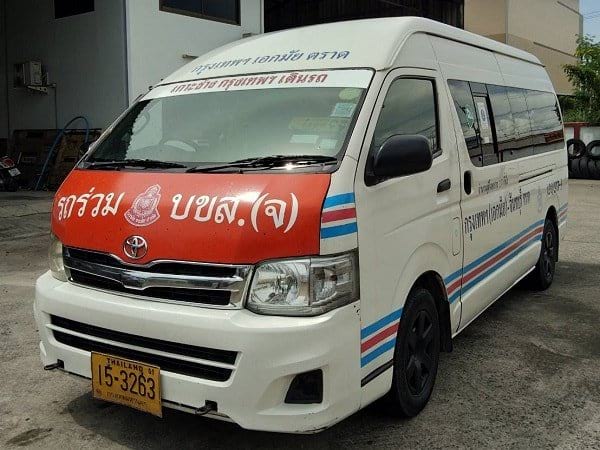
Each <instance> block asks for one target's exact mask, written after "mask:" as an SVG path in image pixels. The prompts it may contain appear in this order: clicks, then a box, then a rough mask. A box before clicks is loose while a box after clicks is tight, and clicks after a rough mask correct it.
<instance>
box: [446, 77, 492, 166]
mask: <svg viewBox="0 0 600 450" xmlns="http://www.w3.org/2000/svg"><path fill="white" fill-rule="evenodd" d="M448 85H449V86H450V92H451V94H452V99H453V101H454V106H455V108H456V113H457V114H458V120H459V121H460V126H461V128H462V131H463V135H464V138H465V144H466V145H467V150H468V151H469V156H470V157H471V161H472V162H473V164H474V165H475V166H481V165H483V162H482V161H483V158H482V154H481V145H480V143H479V124H478V122H477V112H476V111H475V102H474V101H473V94H472V93H471V87H470V86H469V83H468V82H466V81H457V80H449V81H448Z"/></svg>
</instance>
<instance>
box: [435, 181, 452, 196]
mask: <svg viewBox="0 0 600 450" xmlns="http://www.w3.org/2000/svg"><path fill="white" fill-rule="evenodd" d="M451 187H452V182H451V181H450V179H449V178H446V179H445V180H443V181H440V182H439V183H438V185H437V193H438V194H439V193H440V192H444V191H449V190H450V188H451Z"/></svg>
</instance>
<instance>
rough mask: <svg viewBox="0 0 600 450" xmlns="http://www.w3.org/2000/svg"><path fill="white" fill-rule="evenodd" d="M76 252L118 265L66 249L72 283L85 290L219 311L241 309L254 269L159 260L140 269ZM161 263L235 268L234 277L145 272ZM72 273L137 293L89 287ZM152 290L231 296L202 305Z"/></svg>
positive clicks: (241, 266) (192, 266)
mask: <svg viewBox="0 0 600 450" xmlns="http://www.w3.org/2000/svg"><path fill="white" fill-rule="evenodd" d="M76 250H77V252H78V253H79V254H81V253H82V252H83V253H89V254H92V255H102V256H104V257H109V258H112V259H113V260H114V261H115V266H110V265H108V264H101V263H97V262H92V261H86V260H84V259H81V258H77V257H73V256H71V255H70V254H69V248H67V247H65V249H64V251H63V261H64V265H65V269H66V272H67V276H68V278H69V281H70V282H71V283H73V284H76V285H78V286H82V287H89V288H92V289H97V290H101V291H104V292H110V293H115V294H118V295H123V296H126V297H131V298H143V299H145V300H152V301H159V302H165V303H177V304H186V305H193V306H201V307H208V308H216V309H240V308H242V305H243V301H244V298H245V295H246V291H247V289H248V286H249V282H250V279H251V275H252V268H253V266H251V265H224V264H206V263H197V262H188V261H178V260H157V261H152V262H150V263H148V264H145V265H139V266H137V265H132V264H128V263H125V262H123V261H122V260H121V259H120V258H118V257H117V256H115V255H111V254H107V253H100V252H95V251H90V250H81V249H76ZM159 264H180V265H185V266H188V267H190V268H197V269H199V270H201V269H202V267H205V268H207V269H210V268H229V269H232V274H230V275H229V276H222V277H219V276H204V275H180V274H175V273H161V272H148V271H144V270H143V269H145V268H153V267H156V266H157V265H159ZM140 269H141V270H140ZM71 271H74V272H80V273H84V274H89V275H92V276H94V277H100V278H103V279H105V280H109V281H110V282H113V283H118V284H119V285H120V286H122V287H123V288H124V289H129V290H133V291H135V293H128V292H122V291H118V290H112V289H107V288H99V287H97V286H93V285H87V284H85V283H81V282H78V281H77V280H74V279H73V277H72V276H71ZM152 288H162V289H173V292H177V289H185V290H198V292H201V291H208V292H216V291H218V292H220V293H224V292H227V293H228V294H229V304H228V305H214V304H210V303H203V302H201V301H199V302H191V301H186V300H172V299H162V298H160V297H156V296H149V295H147V293H146V292H145V291H146V290H147V289H152Z"/></svg>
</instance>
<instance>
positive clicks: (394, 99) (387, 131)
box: [372, 78, 437, 151]
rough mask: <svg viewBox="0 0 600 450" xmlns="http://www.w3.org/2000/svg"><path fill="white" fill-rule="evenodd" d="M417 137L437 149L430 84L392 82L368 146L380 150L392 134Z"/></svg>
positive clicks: (401, 80) (426, 81) (425, 81)
mask: <svg viewBox="0 0 600 450" xmlns="http://www.w3.org/2000/svg"><path fill="white" fill-rule="evenodd" d="M406 134H420V135H423V136H425V137H427V138H428V139H429V141H430V142H431V148H432V149H433V150H434V151H435V149H436V148H437V120H436V107H435V94H434V88H433V82H432V81H430V80H418V79H409V78H400V79H398V80H396V81H394V82H393V83H392V85H391V86H390V89H389V90H388V93H387V95H386V97H385V100H384V102H383V107H382V109H381V114H380V115H379V120H378V121H377V126H376V128H375V134H374V135H373V143H372V146H373V147H375V148H378V147H380V146H381V145H382V144H383V143H384V142H385V141H386V140H387V139H388V138H389V137H391V136H394V135H406Z"/></svg>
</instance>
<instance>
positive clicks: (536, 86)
mask: <svg viewBox="0 0 600 450" xmlns="http://www.w3.org/2000/svg"><path fill="white" fill-rule="evenodd" d="M566 218H567V153H566V149H565V145H564V139H563V125H562V119H561V113H560V109H559V106H558V102H557V99H556V95H555V93H554V90H553V88H552V84H551V82H550V79H549V78H548V75H547V73H546V71H545V70H544V67H543V65H542V64H541V63H540V61H539V60H538V59H536V58H535V57H534V56H532V55H530V54H528V53H525V52H523V51H520V50H516V49H514V48H511V47H508V46H506V45H503V44H500V43H498V42H495V41H492V40H489V39H485V38H482V37H480V36H477V35H474V34H471V33H467V32H465V31H462V30H459V29H456V28H452V27H449V26H445V25H442V24H440V23H437V22H434V21H430V20H425V19H420V18H387V19H376V20H362V21H355V22H343V23H334V24H328V25H320V26H313V27H307V28H298V29H293V30H289V31H284V32H278V33H270V34H266V35H262V36H257V37H253V38H249V39H244V40H241V41H239V42H236V43H233V44H231V45H228V46H225V47H222V48H220V49H218V50H215V51H213V52H212V53H209V54H207V55H205V56H203V57H201V58H199V59H198V60H196V61H194V62H192V63H191V64H189V65H187V66H185V67H184V68H182V69H181V70H179V71H177V72H176V73H175V74H173V75H172V76H170V77H168V78H167V79H165V80H164V81H162V82H161V83H160V84H159V85H157V86H156V87H155V88H154V89H152V90H151V91H150V92H148V93H147V94H146V95H145V96H143V97H142V98H141V99H140V100H139V101H137V102H136V103H135V104H134V105H132V106H131V108H130V109H129V110H128V111H126V112H125V113H124V114H123V115H122V116H121V117H120V118H119V119H118V120H117V122H115V124H113V125H112V126H111V127H110V128H109V129H107V130H106V132H105V133H104V134H103V135H102V137H101V138H100V140H99V141H98V142H97V143H95V144H94V146H93V147H92V148H91V149H90V151H89V152H88V153H87V154H86V155H85V157H84V158H83V159H82V160H81V161H80V163H79V164H78V166H77V167H76V168H75V170H73V172H72V173H71V174H70V175H69V177H68V178H67V180H66V181H65V182H64V184H63V185H62V186H61V188H60V189H59V191H58V192H57V194H56V198H55V202H54V207H53V213H52V236H53V237H52V243H51V248H50V266H51V270H50V271H49V272H48V273H47V274H45V275H42V276H41V277H40V278H39V280H38V282H37V286H36V300H35V317H36V321H37V325H38V327H39V332H40V337H41V343H40V351H41V358H42V361H43V364H44V366H45V367H46V368H47V369H60V370H62V371H65V372H69V373H72V374H77V375H80V376H83V377H86V378H89V379H91V380H92V387H93V388H92V393H93V395H94V397H97V398H100V399H104V400H108V401H113V402H117V403H121V404H125V405H128V406H132V407H134V408H138V409H140V410H143V411H147V412H150V413H153V414H156V415H159V416H160V415H161V414H162V408H163V407H169V408H176V409H180V410H183V411H188V412H191V413H195V414H200V415H206V416H209V417H213V418H218V419H223V420H229V421H233V422H235V423H237V424H239V425H240V426H242V427H244V428H249V429H257V430H270V431H279V432H314V431H319V430H322V429H324V428H326V427H329V426H331V425H333V424H335V423H336V422H339V421H340V420H342V419H343V418H344V417H347V416H349V415H351V414H352V413H354V412H356V411H358V410H359V409H361V408H363V407H365V406H366V405H368V404H369V403H371V402H373V401H375V400H377V399H379V398H381V397H384V396H386V397H387V400H388V402H387V405H388V407H389V408H390V410H391V411H393V412H396V413H399V414H403V415H406V416H414V415H416V414H417V413H418V412H419V411H421V410H422V409H423V407H424V406H425V405H426V403H427V401H428V399H429V397H430V395H431V393H432V390H433V386H434V381H435V377H436V373H437V370H438V360H439V353H440V351H450V350H451V349H452V339H453V337H454V336H456V335H457V334H458V333H460V332H461V330H463V329H464V328H465V327H466V326H467V325H468V324H469V323H470V322H471V321H473V320H474V319H475V318H476V317H477V316H478V315H479V314H481V313H482V312H483V311H484V310H485V309H486V308H487V307H488V306H490V305H491V304H492V303H493V302H494V301H495V300H496V299H497V298H499V297H500V296H501V295H502V294H503V293H504V292H506V291H507V290H508V289H510V288H511V286H513V285H514V284H515V283H517V282H518V281H519V280H521V279H523V278H525V277H527V278H528V282H529V283H530V285H531V286H533V287H534V288H535V289H546V288H548V287H549V286H550V284H551V283H552V280H553V276H554V270H555V264H556V261H557V259H558V250H559V238H560V239H562V238H563V237H564V233H565V228H566Z"/></svg>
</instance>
